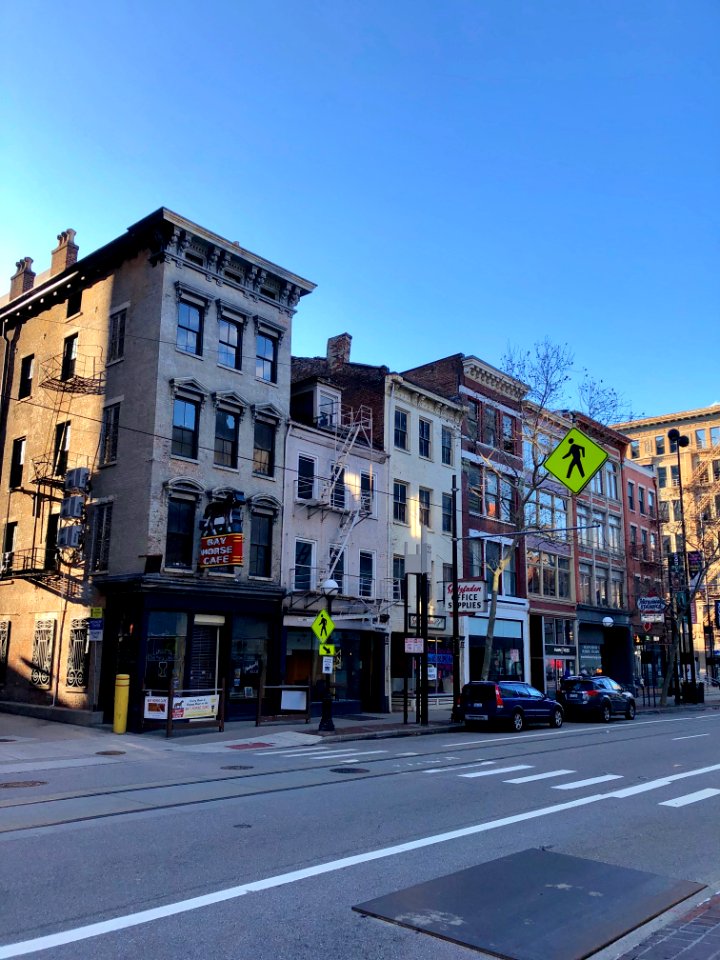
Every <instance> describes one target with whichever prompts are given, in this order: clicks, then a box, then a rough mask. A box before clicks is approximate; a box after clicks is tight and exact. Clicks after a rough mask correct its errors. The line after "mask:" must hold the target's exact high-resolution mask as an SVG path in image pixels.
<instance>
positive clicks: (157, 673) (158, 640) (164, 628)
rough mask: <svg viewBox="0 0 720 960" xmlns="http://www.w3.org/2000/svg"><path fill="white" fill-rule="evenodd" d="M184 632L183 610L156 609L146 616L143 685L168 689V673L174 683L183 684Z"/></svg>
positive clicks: (185, 620) (185, 617) (185, 628)
mask: <svg viewBox="0 0 720 960" xmlns="http://www.w3.org/2000/svg"><path fill="white" fill-rule="evenodd" d="M187 632H188V618H187V614H185V613H176V612H173V611H160V610H158V611H154V612H152V613H151V614H150V615H149V616H148V629H147V637H148V639H147V656H146V664H145V687H146V689H148V690H153V689H158V690H161V689H167V688H168V686H169V683H170V679H171V677H174V678H175V681H176V685H177V686H182V683H183V675H184V672H185V648H186V645H187Z"/></svg>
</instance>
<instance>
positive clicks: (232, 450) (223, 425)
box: [214, 407, 240, 470]
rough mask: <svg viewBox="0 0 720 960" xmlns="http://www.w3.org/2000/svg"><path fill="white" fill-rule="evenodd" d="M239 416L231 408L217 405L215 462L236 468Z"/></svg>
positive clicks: (222, 465) (218, 464)
mask: <svg viewBox="0 0 720 960" xmlns="http://www.w3.org/2000/svg"><path fill="white" fill-rule="evenodd" d="M239 428H240V416H239V414H238V413H236V412H235V411H232V410H225V409H223V408H222V407H218V409H217V410H216V412H215V460H214V462H215V464H216V465H217V466H219V467H231V468H232V469H233V470H235V469H237V465H238V432H239Z"/></svg>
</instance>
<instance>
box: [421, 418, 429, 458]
mask: <svg viewBox="0 0 720 960" xmlns="http://www.w3.org/2000/svg"><path fill="white" fill-rule="evenodd" d="M431 436H432V424H431V423H430V421H429V420H422V419H421V420H420V421H419V423H418V453H419V454H420V456H421V457H426V458H427V459H428V460H429V459H430V457H431V453H432V445H431Z"/></svg>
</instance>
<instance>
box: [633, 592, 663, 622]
mask: <svg viewBox="0 0 720 960" xmlns="http://www.w3.org/2000/svg"><path fill="white" fill-rule="evenodd" d="M666 606H667V604H666V603H665V601H664V600H663V598H662V597H649V596H648V597H638V598H637V608H638V610H639V611H640V613H643V614H645V613H664V611H665V607H666ZM646 619H647V620H650V619H651V618H650V617H647V618H646ZM660 619H661V620H662V617H660Z"/></svg>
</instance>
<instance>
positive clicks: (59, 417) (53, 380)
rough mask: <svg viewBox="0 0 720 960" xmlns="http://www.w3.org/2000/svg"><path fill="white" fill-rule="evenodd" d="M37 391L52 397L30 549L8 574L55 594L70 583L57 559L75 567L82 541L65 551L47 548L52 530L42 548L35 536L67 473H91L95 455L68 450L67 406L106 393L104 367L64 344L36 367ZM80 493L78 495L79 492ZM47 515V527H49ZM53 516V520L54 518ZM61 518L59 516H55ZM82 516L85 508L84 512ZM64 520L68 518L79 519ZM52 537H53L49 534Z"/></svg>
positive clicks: (70, 589)
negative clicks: (52, 589) (39, 388)
mask: <svg viewBox="0 0 720 960" xmlns="http://www.w3.org/2000/svg"><path fill="white" fill-rule="evenodd" d="M39 382H40V386H41V387H42V388H43V390H45V391H48V393H50V394H51V395H52V397H53V399H52V407H51V412H50V415H49V417H48V420H47V423H48V431H47V435H46V440H45V444H44V452H43V453H42V454H41V456H39V457H34V458H33V460H32V467H33V474H34V475H33V478H32V482H33V483H34V484H35V486H36V493H35V508H34V510H33V515H34V529H33V538H32V543H33V545H32V547H30V548H29V549H26V550H17V551H15V552H14V555H13V558H12V568H11V570H9V571H8V573H9V574H10V575H12V576H14V577H25V578H27V579H31V580H33V581H35V582H37V583H41V584H42V585H43V586H46V587H49V588H55V589H59V588H60V587H61V586H62V584H61V583H60V581H63V580H67V579H69V577H68V576H65V575H63V574H62V573H61V570H60V566H61V565H60V563H59V562H58V561H59V558H60V556H61V555H62V559H63V560H64V561H65V563H66V564H67V565H69V567H73V566H77V565H78V563H79V562H80V561H81V557H82V554H81V549H80V543H81V538H80V537H78V538H77V540H78V543H77V544H75V543H73V544H72V546H71V547H70V548H63V547H61V546H60V544H59V543H58V544H57V545H56V544H55V543H52V542H51V540H52V539H53V536H54V535H55V530H54V529H53V530H52V531H51V532H49V535H48V536H47V537H46V540H45V542H44V543H38V540H39V533H40V532H41V531H42V529H43V521H44V519H45V513H46V512H47V510H46V505H47V504H50V503H51V502H53V501H57V500H58V499H62V498H63V490H64V489H65V487H66V478H67V476H68V474H69V473H70V471H73V470H75V469H76V468H84V469H85V470H86V471H87V476H88V477H89V475H90V472H91V470H92V468H93V465H94V461H95V457H96V452H95V451H93V453H92V455H90V454H84V453H77V452H74V451H73V449H72V441H71V436H70V433H69V430H70V426H69V425H70V423H71V415H72V412H73V411H72V404H73V400H74V399H75V398H76V397H78V396H87V395H90V394H102V392H103V391H104V389H105V364H104V362H103V360H102V358H101V356H99V355H98V356H92V355H88V354H82V355H80V356H78V355H77V343H76V342H75V343H69V342H68V341H66V348H65V351H64V352H63V353H62V354H60V355H59V356H54V357H50V358H49V359H47V360H45V361H44V362H43V363H42V364H41V368H40V378H39ZM81 492H82V491H81ZM49 516H50V514H49V512H48V522H49ZM53 516H55V515H53ZM60 516H62V517H63V518H64V515H62V514H61V515H60ZM83 516H84V509H83ZM83 516H81V517H77V516H74V515H69V518H70V519H83ZM51 534H52V535H51ZM62 589H63V593H65V594H66V595H75V594H76V593H77V592H78V591H79V589H80V588H79V586H78V585H75V584H71V583H69V582H68V583H66V584H65V585H64V586H63V587H62Z"/></svg>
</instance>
